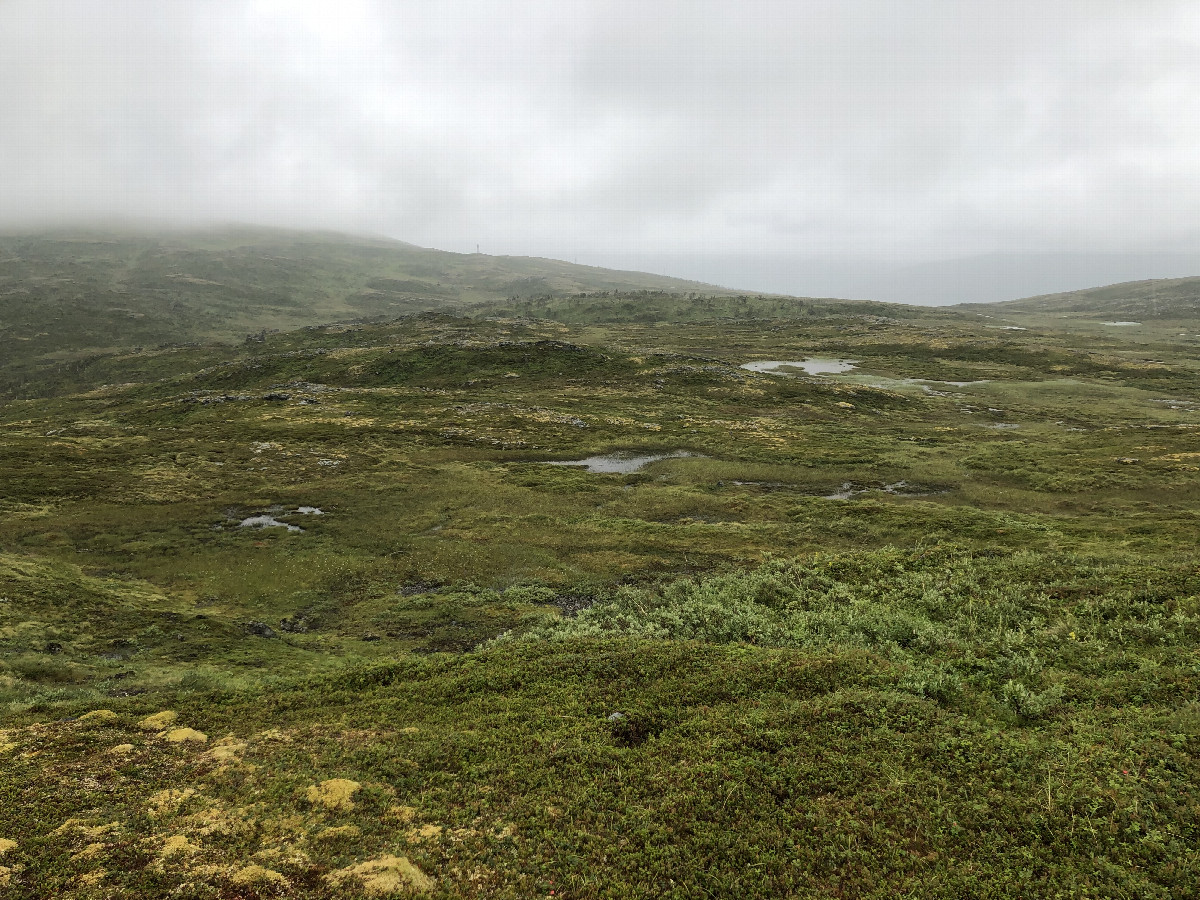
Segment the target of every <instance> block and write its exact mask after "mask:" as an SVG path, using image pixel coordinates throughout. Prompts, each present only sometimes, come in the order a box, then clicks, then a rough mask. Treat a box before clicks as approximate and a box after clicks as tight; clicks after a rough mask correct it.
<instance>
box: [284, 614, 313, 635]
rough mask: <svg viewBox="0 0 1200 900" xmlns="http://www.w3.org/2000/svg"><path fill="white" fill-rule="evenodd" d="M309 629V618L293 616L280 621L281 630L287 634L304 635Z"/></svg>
mask: <svg viewBox="0 0 1200 900" xmlns="http://www.w3.org/2000/svg"><path fill="white" fill-rule="evenodd" d="M308 629H309V623H308V617H307V616H293V617H292V618H290V619H280V620H279V630H280V631H282V632H284V633H285V634H304V633H306V632H307V631H308Z"/></svg>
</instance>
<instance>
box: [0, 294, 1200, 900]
mask: <svg viewBox="0 0 1200 900" xmlns="http://www.w3.org/2000/svg"><path fill="white" fill-rule="evenodd" d="M634 299H637V298H634ZM655 302H657V303H658V304H659V306H658V307H656V306H655V305H654V303H652V302H651V301H647V300H646V298H645V297H642V298H641V300H640V301H639V302H634V300H632V299H628V298H621V297H610V296H602V297H598V298H597V297H593V298H591V299H588V298H586V297H583V298H580V297H576V298H568V299H560V300H555V299H545V300H539V301H530V302H527V303H524V304H520V303H509V304H497V305H496V306H495V308H493V309H491V310H490V311H489V312H490V313H491V315H490V316H489V317H482V316H477V317H475V318H459V317H452V316H446V315H441V314H437V313H427V314H422V315H418V316H413V317H409V318H405V319H400V320H397V321H393V322H387V323H377V324H351V325H338V326H327V327H313V328H306V329H301V330H296V331H290V332H285V333H280V334H271V335H264V336H262V339H261V340H255V341H250V342H247V343H246V344H244V345H240V346H237V347H223V346H216V345H211V346H210V345H200V346H194V347H182V348H165V349H159V350H141V351H138V352H133V351H129V352H122V353H116V354H109V355H104V356H97V357H91V358H87V359H82V360H76V361H73V362H70V363H67V364H64V365H62V366H59V367H56V368H53V369H50V370H47V371H45V372H42V373H41V374H40V375H39V376H38V378H37V379H36V380H35V381H31V382H28V383H26V384H24V385H22V386H21V387H20V388H19V389H17V388H14V389H13V391H12V396H11V399H10V400H9V402H7V403H6V404H5V405H4V406H3V407H0V459H3V461H4V465H3V468H2V470H0V651H2V655H0V703H2V704H3V705H2V706H0V722H2V723H3V724H2V730H0V804H2V806H0V808H2V809H3V810H4V812H3V815H2V816H0V882H3V884H4V890H5V891H7V892H8V893H7V894H6V895H7V896H13V897H48V896H56V897H68V896H70V897H80V898H85V897H110V896H128V897H151V896H174V897H231V898H232V897H258V896H262V897H266V896H304V897H347V896H359V895H366V896H371V895H376V896H378V895H384V894H397V895H404V894H406V893H414V892H415V893H423V894H427V895H429V896H445V897H458V896H481V897H541V896H550V895H551V894H553V896H556V897H580V898H583V897H614V898H616V897H631V896H649V895H655V896H663V897H697V896H711V897H732V896H745V897H750V896H796V897H808V896H829V895H838V896H855V897H858V896H864V897H867V896H878V897H894V896H947V897H950V896H954V897H959V896H989V897H1029V896H1061V897H1081V898H1082V897H1100V896H1126V897H1163V898H1167V897H1179V898H1184V897H1191V896H1195V895H1196V894H1197V893H1198V892H1200V859H1198V858H1197V849H1196V847H1197V837H1198V835H1197V826H1196V821H1197V813H1198V812H1200V789H1198V788H1197V786H1196V785H1197V784H1198V783H1200V779H1198V776H1200V765H1198V756H1197V754H1198V752H1200V700H1198V697H1200V694H1198V691H1200V668H1198V666H1200V597H1198V594H1200V554H1198V553H1197V552H1196V549H1195V541H1196V528H1197V525H1198V524H1200V503H1198V501H1200V440H1198V436H1200V435H1198V432H1200V405H1198V404H1200V362H1197V361H1196V359H1195V357H1194V354H1193V351H1192V349H1191V345H1190V344H1189V343H1188V340H1189V339H1186V338H1184V337H1180V336H1179V334H1180V333H1181V332H1184V329H1182V328H1179V327H1178V326H1177V323H1171V322H1168V323H1164V324H1162V325H1161V327H1159V326H1154V325H1153V324H1151V325H1147V326H1142V327H1139V328H1138V329H1134V328H1133V327H1121V328H1117V327H1108V328H1106V329H1103V328H1101V327H1100V326H1097V327H1096V328H1095V329H1093V330H1092V331H1085V332H1083V331H1080V330H1079V329H1074V330H1071V329H1065V328H1064V329H1062V330H1055V329H1054V328H1053V327H1051V326H1050V325H1048V324H1045V323H1043V324H1040V325H1039V324H1038V323H1034V322H1031V323H1029V324H1028V325H1022V326H1019V327H1021V328H1023V329H1024V330H1021V331H1016V330H1004V329H1003V328H997V327H993V326H995V325H997V324H999V325H1004V324H1006V323H1005V322H998V321H995V320H993V319H991V318H990V316H989V317H984V316H982V315H979V314H977V313H950V312H944V311H928V312H923V313H920V314H918V313H913V314H912V315H910V316H908V317H907V318H905V317H902V316H899V314H897V317H896V318H891V317H883V316H879V315H876V314H875V312H874V311H872V312H871V314H860V313H857V312H854V311H853V310H852V309H850V310H847V309H843V308H841V307H839V306H837V305H829V306H827V307H825V308H816V307H812V308H810V310H809V311H808V312H807V313H805V314H804V315H803V316H799V317H795V316H794V317H791V318H781V317H779V316H778V315H777V314H778V309H777V306H778V303H779V301H776V300H762V299H761V298H760V299H757V300H756V299H754V298H750V299H747V298H716V299H714V298H694V297H693V298H692V299H690V300H689V299H687V298H681V297H678V296H674V295H671V296H668V297H663V298H660V299H659V300H658V301H655ZM847 306H849V305H848V304H847ZM659 307H661V308H659ZM656 309H657V310H658V312H657V313H656V312H655V310H656ZM646 316H650V319H649V320H646V321H639V319H642V318H645V317H646ZM535 317H536V318H535ZM1106 318H1109V317H1106ZM1130 318H1131V319H1132V318H1136V317H1135V316H1131V317H1130ZM1155 329H1157V330H1155ZM1134 331H1136V332H1137V334H1136V335H1132V334H1131V332H1134ZM1193 331H1194V327H1193ZM1093 332H1094V333H1093ZM1184 333H1187V332H1184ZM812 359H817V360H834V361H853V364H854V368H853V369H846V368H842V371H841V372H840V373H828V374H808V373H806V372H805V371H804V370H803V369H802V368H796V367H793V368H790V369H780V370H777V371H774V372H755V371H750V370H748V369H746V368H745V364H746V363H751V362H754V361H762V360H768V361H779V360H785V361H797V362H798V361H803V360H812ZM638 456H640V457H649V458H650V459H648V460H647V461H646V462H645V463H644V464H643V465H640V466H638V467H636V469H633V467H632V466H628V465H623V464H622V465H616V466H610V467H608V468H616V469H618V470H619V471H605V470H604V469H605V467H604V466H596V465H593V466H588V465H578V464H571V465H561V464H560V465H547V464H546V463H548V462H557V463H579V462H581V461H587V460H590V459H594V458H598V457H610V458H614V457H615V458H616V459H617V461H618V462H619V463H628V462H629V461H630V460H631V459H632V458H633V457H638ZM625 469H630V470H629V471H624V470H625ZM316 510H319V511H320V513H321V514H320V515H317V514H316V513H315V512H314V511H316ZM247 523H250V524H249V525H247ZM276 523H277V524H276ZM254 525H257V526H261V527H251V526H254ZM243 526H245V527H243ZM280 526H282V527H280ZM618 714H619V715H618Z"/></svg>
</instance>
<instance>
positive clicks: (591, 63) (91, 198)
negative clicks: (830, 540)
mask: <svg viewBox="0 0 1200 900" xmlns="http://www.w3.org/2000/svg"><path fill="white" fill-rule="evenodd" d="M1198 44H1200V7H1197V5H1196V4H1194V3H1192V2H1189V0H1178V2H1172V0H1140V2H1138V3H1128V2H1109V0H1087V2H1082V0H1059V2H1050V3H1047V2H1045V0H1042V2H1032V0H1010V2H1008V3H1004V4H996V3H988V2H982V0H910V2H884V0H849V2H848V0H788V2H773V0H743V2H739V3H733V2H713V0H686V2H685V0H657V2H655V3H645V2H639V3H634V2H626V0H608V2H602V0H596V2H557V3H550V2H541V0H538V2H523V3H517V2H452V0H450V2H447V0H443V2H436V3H435V2H425V0H410V2H403V3H401V2H381V0H380V2H372V0H346V2H342V3H338V4H329V3H324V2H316V0H293V2H283V0H255V2H249V0H246V2H232V0H229V2H225V0H209V2H198V0H176V2H171V3H165V4H164V3H161V2H146V0H77V2H66V0H0V220H4V221H7V222H9V223H14V222H24V221H31V220H42V221H61V220H69V219H71V218H75V217H80V216H89V217H94V216H102V215H125V216H148V217H165V218H178V219H182V220H191V219H204V220H212V219H239V220H250V221H259V222H268V223H277V224H285V225H297V226H323V227H335V228H348V229H356V230H369V231H376V232H384V233H388V234H392V235H395V236H397V237H400V238H403V239H405V240H410V241H413V242H416V243H422V244H429V245H435V246H443V247H447V248H451V249H465V248H468V247H473V245H474V244H475V243H476V242H479V243H482V244H484V245H485V249H491V250H494V251H496V252H520V253H540V254H554V253H567V252H570V251H572V250H585V251H586V250H596V251H598V252H599V251H604V252H616V251H634V250H636V251H658V252H664V253H668V252H701V251H716V250H720V251H722V252H747V251H771V252H776V253H778V252H787V251H797V252H805V253H811V252H821V251H834V250H836V251H847V252H849V251H853V252H866V251H879V252H884V251H886V252H888V253H893V254H904V253H910V254H915V255H917V256H921V255H924V256H935V255H939V254H951V253H958V252H964V253H965V252H991V251H1007V250H1019V249H1026V248H1031V247H1034V248H1039V249H1044V248H1054V249H1061V250H1105V249H1113V250H1124V249H1147V248H1157V249H1180V248H1183V247H1185V246H1186V245H1187V244H1188V243H1189V242H1191V241H1193V240H1194V238H1195V226H1194V224H1193V222H1194V220H1195V212H1196V210H1197V209H1198V208H1200V178H1198V177H1197V176H1198V175H1200V154H1197V153H1196V152H1195V148H1196V146H1197V145H1198V143H1197V138H1198V137H1200V131H1198V129H1200V90H1197V88H1198V87H1200V53H1198V52H1197V51H1198V50H1200V47H1198Z"/></svg>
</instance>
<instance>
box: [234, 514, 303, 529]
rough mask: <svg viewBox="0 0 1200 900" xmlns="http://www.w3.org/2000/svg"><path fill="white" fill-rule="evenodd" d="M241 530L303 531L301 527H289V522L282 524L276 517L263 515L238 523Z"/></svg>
mask: <svg viewBox="0 0 1200 900" xmlns="http://www.w3.org/2000/svg"><path fill="white" fill-rule="evenodd" d="M238 527H239V528H286V529H287V530H288V531H303V530H304V529H303V528H301V527H300V526H299V525H289V524H288V523H287V522H280V521H279V520H278V519H276V518H275V517H274V516H268V515H261V516H251V517H250V518H248V519H242V521H241V522H239V523H238Z"/></svg>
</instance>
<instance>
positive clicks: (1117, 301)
mask: <svg viewBox="0 0 1200 900" xmlns="http://www.w3.org/2000/svg"><path fill="white" fill-rule="evenodd" d="M952 308H953V309H955V310H961V311H964V312H976V313H989V312H990V313H992V314H1000V315H1008V316H1031V315H1032V316H1039V315H1055V316H1059V317H1067V318H1073V319H1074V318H1079V319H1096V320H1104V319H1107V320H1130V321H1133V320H1137V321H1141V320H1155V321H1181V320H1189V319H1197V318H1200V277H1196V278H1154V279H1150V280H1148V281H1127V282H1123V283H1121V284H1110V285H1106V286H1104V287H1097V288H1087V289H1084V290H1078V291H1067V292H1065V293H1061V294H1043V295H1041V296H1038V297H1026V298H1024V299H1021V300H1009V301H1006V302H1004V303H964V304H960V305H958V306H955V307H952Z"/></svg>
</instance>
